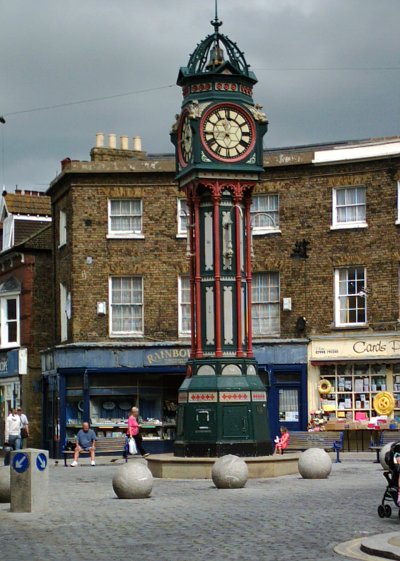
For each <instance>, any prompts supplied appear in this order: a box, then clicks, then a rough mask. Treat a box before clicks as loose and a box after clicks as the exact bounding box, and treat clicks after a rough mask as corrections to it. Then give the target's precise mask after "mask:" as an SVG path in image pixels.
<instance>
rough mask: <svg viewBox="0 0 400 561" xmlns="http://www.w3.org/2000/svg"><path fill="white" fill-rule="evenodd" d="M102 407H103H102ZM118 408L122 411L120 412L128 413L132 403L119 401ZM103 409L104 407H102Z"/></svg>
mask: <svg viewBox="0 0 400 561" xmlns="http://www.w3.org/2000/svg"><path fill="white" fill-rule="evenodd" d="M103 407H104V405H103ZM118 407H119V408H120V409H122V411H128V409H131V408H132V403H131V402H130V401H121V403H119V404H118ZM104 409H105V407H104Z"/></svg>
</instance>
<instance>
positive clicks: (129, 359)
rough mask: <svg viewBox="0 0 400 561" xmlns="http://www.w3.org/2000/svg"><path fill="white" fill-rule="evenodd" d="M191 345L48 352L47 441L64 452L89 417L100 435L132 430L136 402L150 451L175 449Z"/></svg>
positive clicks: (45, 371) (45, 360)
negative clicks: (129, 427)
mask: <svg viewBox="0 0 400 561" xmlns="http://www.w3.org/2000/svg"><path fill="white" fill-rule="evenodd" d="M188 353H189V350H188V348H185V347H179V348H177V347H171V348H169V347H157V348H154V347H153V348H126V347H112V348H110V347H106V348H105V347H100V346H98V347H94V346H92V347H77V346H74V347H72V348H71V347H70V348H67V347H59V348H56V349H52V350H51V351H47V352H45V353H43V357H42V369H43V381H44V384H43V387H44V416H43V418H44V426H43V446H44V447H45V448H47V449H48V450H49V451H50V454H51V456H52V457H59V456H60V452H61V450H62V447H63V445H64V444H65V443H66V441H68V440H69V439H71V440H72V439H73V438H74V436H75V434H76V433H77V431H78V430H79V429H80V428H81V426H82V422H83V421H85V420H87V421H89V422H90V423H91V426H92V428H93V429H94V430H95V431H96V432H97V436H98V438H115V437H118V436H121V434H124V433H125V431H126V426H127V419H128V416H129V414H130V410H131V408H132V407H133V406H136V407H139V415H140V420H141V432H142V435H143V437H144V440H145V441H146V449H147V450H148V451H149V452H153V453H156V452H165V451H171V450H172V443H173V440H174V438H175V428H176V411H177V395H178V388H179V386H180V385H181V383H182V380H183V378H184V372H185V364H186V361H187V359H188V356H189V355H188Z"/></svg>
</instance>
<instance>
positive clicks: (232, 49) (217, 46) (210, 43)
mask: <svg viewBox="0 0 400 561" xmlns="http://www.w3.org/2000/svg"><path fill="white" fill-rule="evenodd" d="M211 25H213V26H214V33H212V34H211V35H208V36H207V37H206V38H205V39H204V40H203V41H201V43H199V44H198V45H197V47H196V49H195V51H194V52H193V53H192V54H191V55H190V58H189V62H188V65H187V66H186V67H183V68H181V69H180V73H179V76H178V84H181V82H182V81H185V79H186V78H189V77H192V76H199V75H200V76H201V75H207V74H221V73H223V72H224V71H225V72H226V70H227V69H228V70H229V71H230V73H231V74H234V75H237V76H242V77H245V78H247V79H249V80H250V81H251V82H253V83H255V82H257V78H256V77H255V74H254V72H252V71H251V70H249V68H250V65H249V64H247V62H246V59H245V57H244V53H243V52H242V51H241V50H240V49H239V48H238V46H237V44H236V43H234V42H233V41H231V40H230V39H229V37H227V36H226V35H223V34H222V33H220V32H219V28H220V26H221V25H222V21H219V20H218V19H217V17H216V18H215V20H214V21H212V22H211Z"/></svg>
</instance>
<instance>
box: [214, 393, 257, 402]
mask: <svg viewBox="0 0 400 561" xmlns="http://www.w3.org/2000/svg"><path fill="white" fill-rule="evenodd" d="M219 400H220V402H223V403H241V402H244V401H250V392H241V391H237V392H220V394H219Z"/></svg>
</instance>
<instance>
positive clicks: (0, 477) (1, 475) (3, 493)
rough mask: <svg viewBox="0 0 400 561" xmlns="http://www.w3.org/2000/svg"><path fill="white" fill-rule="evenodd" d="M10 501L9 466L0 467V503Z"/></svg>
mask: <svg viewBox="0 0 400 561" xmlns="http://www.w3.org/2000/svg"><path fill="white" fill-rule="evenodd" d="M10 501H11V487H10V466H2V467H0V503H9V502H10Z"/></svg>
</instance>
